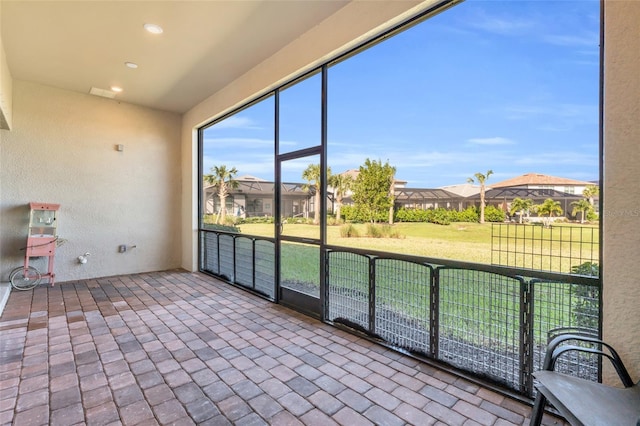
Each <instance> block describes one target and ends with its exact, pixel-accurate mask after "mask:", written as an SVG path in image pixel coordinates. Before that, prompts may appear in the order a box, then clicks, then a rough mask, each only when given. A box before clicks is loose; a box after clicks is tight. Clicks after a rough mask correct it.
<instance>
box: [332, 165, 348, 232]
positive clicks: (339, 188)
mask: <svg viewBox="0 0 640 426" xmlns="http://www.w3.org/2000/svg"><path fill="white" fill-rule="evenodd" d="M353 182H354V180H353V177H351V175H348V174H346V173H343V174H339V175H333V176H330V177H329V186H331V187H332V188H333V196H334V197H335V200H336V219H337V220H338V221H340V207H342V199H343V198H344V196H345V194H346V193H347V191H349V190H350V189H351V185H353Z"/></svg>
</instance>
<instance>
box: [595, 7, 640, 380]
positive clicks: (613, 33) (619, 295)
mask: <svg viewBox="0 0 640 426" xmlns="http://www.w3.org/2000/svg"><path fill="white" fill-rule="evenodd" d="M639 23H640V2H638V1H635V0H629V1H619V0H616V1H613V0H607V1H605V44H604V46H605V55H604V58H605V79H604V80H605V96H604V101H605V105H604V111H605V118H604V129H605V134H604V180H603V182H604V188H603V194H602V195H603V203H604V204H603V205H604V207H603V212H602V217H603V230H604V232H603V235H604V243H603V249H604V259H603V286H604V292H603V294H604V301H603V303H604V305H603V306H604V328H603V334H604V338H605V340H607V341H608V342H610V343H612V344H613V345H614V347H615V348H616V349H617V350H618V351H619V352H620V355H621V356H622V358H623V360H624V361H625V363H626V364H627V367H628V368H629V369H630V370H631V371H630V373H631V377H632V378H633V379H634V380H640V310H639V307H640V281H639V279H638V259H640V207H639V206H638V200H640V186H638V181H639V180H640V55H638V52H640V24H639ZM613 375H614V374H613V372H612V371H611V370H608V376H609V377H608V380H610V381H611V382H612V383H616V382H619V381H618V380H612V376H613Z"/></svg>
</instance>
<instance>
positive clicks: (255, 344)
mask: <svg viewBox="0 0 640 426" xmlns="http://www.w3.org/2000/svg"><path fill="white" fill-rule="evenodd" d="M0 336H1V341H0V424H2V425H5V424H14V425H25V426H26V425H46V424H52V425H65V426H67V425H74V424H78V425H79V424H88V425H120V424H122V425H135V424H140V425H154V424H163V425H164V424H167V425H168V424H171V425H192V424H198V425H225V424H234V425H262V424H274V425H301V424H304V425H332V424H340V425H365V424H380V425H402V424H414V425H433V424H448V425H475V424H482V425H508V424H522V423H527V422H528V419H526V417H527V416H529V415H530V412H531V408H530V407H529V406H527V405H523V404H521V403H519V402H517V401H514V400H512V399H510V398H506V397H503V396H501V395H500V394H497V393H495V392H492V391H490V390H487V389H485V388H482V387H479V386H477V385H475V384H473V383H471V382H468V381H466V380H464V379H461V378H457V377H456V376H453V375H451V374H449V373H446V372H443V371H441V370H438V369H436V368H434V367H431V366H429V365H427V364H424V363H421V362H419V361H416V360H414V359H412V358H410V357H406V356H403V355H401V354H399V353H396V352H394V351H391V350H388V349H386V348H384V347H382V346H379V345H376V344H375V343H372V342H369V341H367V340H365V339H361V338H359V337H357V336H353V335H351V334H349V333H347V332H344V331H342V330H339V329H336V328H334V327H331V326H329V325H326V324H323V323H321V322H319V321H316V320H314V319H312V318H309V317H306V316H304V315H301V314H298V313H296V312H294V311H291V310H289V309H287V308H284V307H282V306H279V305H276V304H273V303H270V302H268V301H265V300H263V299H261V298H259V297H255V296H253V295H251V294H249V293H247V292H244V291H242V290H239V289H236V288H234V287H232V286H229V285H227V284H224V283H221V282H219V281H217V280H215V279H212V278H210V277H208V276H206V275H202V274H199V273H189V272H185V271H166V272H157V273H147V274H138V275H126V276H119V277H109V278H103V279H95V280H86V281H80V282H68V283H60V284H57V285H56V286H55V287H52V288H51V287H47V286H44V285H41V286H39V287H37V288H36V289H34V290H33V291H25V292H17V291H13V292H12V293H11V296H10V298H9V301H8V304H7V307H6V308H5V311H4V313H3V315H2V317H0ZM555 420H556V419H554V418H553V417H549V418H547V419H546V421H547V424H554V421H555Z"/></svg>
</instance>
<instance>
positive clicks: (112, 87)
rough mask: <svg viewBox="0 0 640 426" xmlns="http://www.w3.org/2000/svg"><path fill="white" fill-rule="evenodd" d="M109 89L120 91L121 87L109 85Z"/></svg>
mask: <svg viewBox="0 0 640 426" xmlns="http://www.w3.org/2000/svg"><path fill="white" fill-rule="evenodd" d="M111 91H113V92H116V93H120V92H122V87H118V86H111Z"/></svg>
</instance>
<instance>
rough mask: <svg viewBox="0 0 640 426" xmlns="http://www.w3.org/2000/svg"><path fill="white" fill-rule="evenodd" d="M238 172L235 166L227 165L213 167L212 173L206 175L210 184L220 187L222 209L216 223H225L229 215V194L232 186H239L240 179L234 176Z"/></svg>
mask: <svg viewBox="0 0 640 426" xmlns="http://www.w3.org/2000/svg"><path fill="white" fill-rule="evenodd" d="M237 173H238V170H237V169H236V168H235V167H232V168H230V169H227V166H224V165H222V166H219V167H218V166H213V167H211V174H210V175H205V176H204V180H205V181H206V182H207V183H209V184H210V185H214V186H217V187H218V198H219V199H220V211H219V213H218V218H216V223H222V224H224V221H225V218H226V215H227V196H229V189H230V188H237V187H238V181H236V180H233V177H234V176H235V175H236V174H237ZM218 219H219V221H218Z"/></svg>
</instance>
